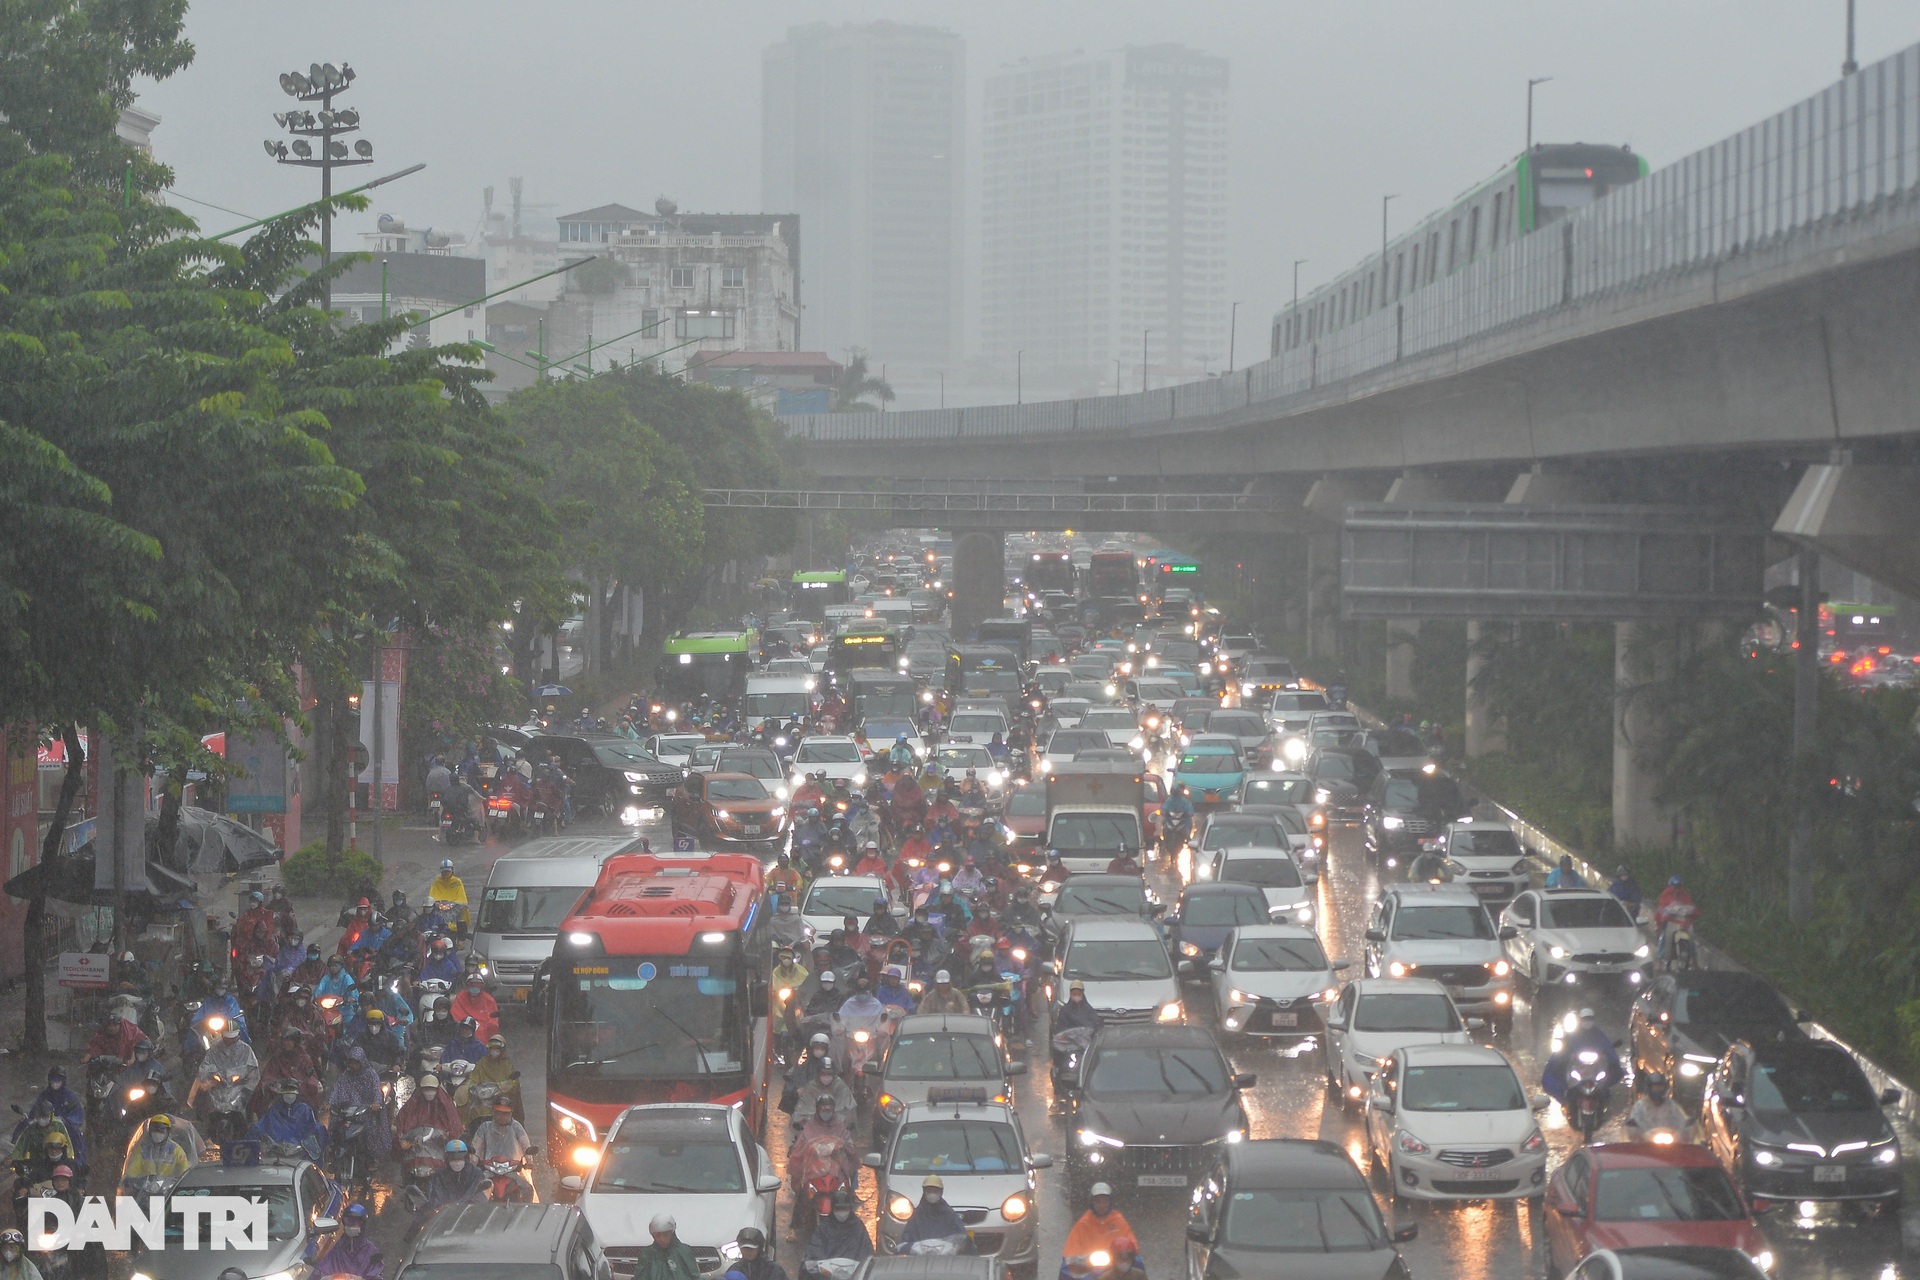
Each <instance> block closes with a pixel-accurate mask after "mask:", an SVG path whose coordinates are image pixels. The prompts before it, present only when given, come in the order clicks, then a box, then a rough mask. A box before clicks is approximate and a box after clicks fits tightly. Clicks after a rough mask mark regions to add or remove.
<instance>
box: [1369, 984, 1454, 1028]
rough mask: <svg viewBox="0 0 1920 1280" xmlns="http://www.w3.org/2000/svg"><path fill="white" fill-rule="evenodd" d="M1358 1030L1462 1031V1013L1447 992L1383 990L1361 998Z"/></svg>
mask: <svg viewBox="0 0 1920 1280" xmlns="http://www.w3.org/2000/svg"><path fill="white" fill-rule="evenodd" d="M1353 1029H1354V1030H1355V1031H1461V1030H1464V1029H1465V1028H1464V1027H1463V1026H1462V1025H1461V1022H1460V1013H1459V1011H1458V1010H1457V1009H1455V1008H1454V1007H1453V1001H1452V1000H1450V999H1448V998H1447V997H1446V995H1445V994H1443V993H1441V992H1438V991H1434V992H1426V993H1421V992H1404V993H1402V992H1381V993H1380V994H1378V995H1366V996H1361V997H1360V1003H1359V1005H1358V1006H1357V1007H1356V1008H1355V1009H1354V1011H1353Z"/></svg>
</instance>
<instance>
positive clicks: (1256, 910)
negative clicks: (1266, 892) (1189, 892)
mask: <svg viewBox="0 0 1920 1280" xmlns="http://www.w3.org/2000/svg"><path fill="white" fill-rule="evenodd" d="M1266 922H1267V900H1266V899H1265V898H1264V897H1262V896H1260V895H1259V894H1257V893H1197V894H1194V895H1193V896H1192V897H1190V898H1188V899H1187V900H1186V902H1185V903H1183V904H1182V905H1181V907H1180V923H1181V924H1187V925H1196V926H1198V927H1200V928H1217V927H1219V926H1222V925H1234V924H1265V923H1266Z"/></svg>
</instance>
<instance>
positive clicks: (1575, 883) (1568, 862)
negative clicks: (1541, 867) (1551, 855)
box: [1547, 853, 1587, 889]
mask: <svg viewBox="0 0 1920 1280" xmlns="http://www.w3.org/2000/svg"><path fill="white" fill-rule="evenodd" d="M1586 887H1587V882H1586V881H1585V880H1582V879H1581V878H1580V873H1579V872H1578V871H1576V870H1574V868H1573V855H1572V854H1568V853H1563V854H1561V855H1560V865H1559V866H1556V867H1555V868H1554V869H1553V870H1551V871H1549V872H1547V888H1549V889H1584V888H1586Z"/></svg>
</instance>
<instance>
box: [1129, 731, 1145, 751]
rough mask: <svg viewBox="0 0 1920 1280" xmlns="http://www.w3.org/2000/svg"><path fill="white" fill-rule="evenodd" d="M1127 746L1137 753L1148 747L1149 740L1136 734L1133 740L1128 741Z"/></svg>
mask: <svg viewBox="0 0 1920 1280" xmlns="http://www.w3.org/2000/svg"><path fill="white" fill-rule="evenodd" d="M1127 745H1128V746H1129V747H1131V748H1133V749H1134V750H1135V751H1138V750H1139V749H1140V748H1142V747H1144V746H1146V745H1147V740H1146V739H1145V738H1143V737H1141V736H1140V735H1139V734H1137V733H1136V734H1134V735H1133V736H1132V737H1131V738H1128V739H1127Z"/></svg>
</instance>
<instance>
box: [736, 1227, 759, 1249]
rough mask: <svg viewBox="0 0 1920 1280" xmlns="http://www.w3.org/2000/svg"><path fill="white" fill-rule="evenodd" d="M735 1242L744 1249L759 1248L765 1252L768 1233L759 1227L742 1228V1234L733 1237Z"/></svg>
mask: <svg viewBox="0 0 1920 1280" xmlns="http://www.w3.org/2000/svg"><path fill="white" fill-rule="evenodd" d="M733 1242H734V1243H735V1244H737V1245H739V1246H740V1247H741V1248H742V1249H759V1250H761V1251H762V1252H765V1251H766V1247H767V1237H766V1233H765V1232H763V1231H761V1230H760V1228H758V1227H742V1228H740V1234H739V1235H737V1236H735V1237H734V1238H733Z"/></svg>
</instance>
